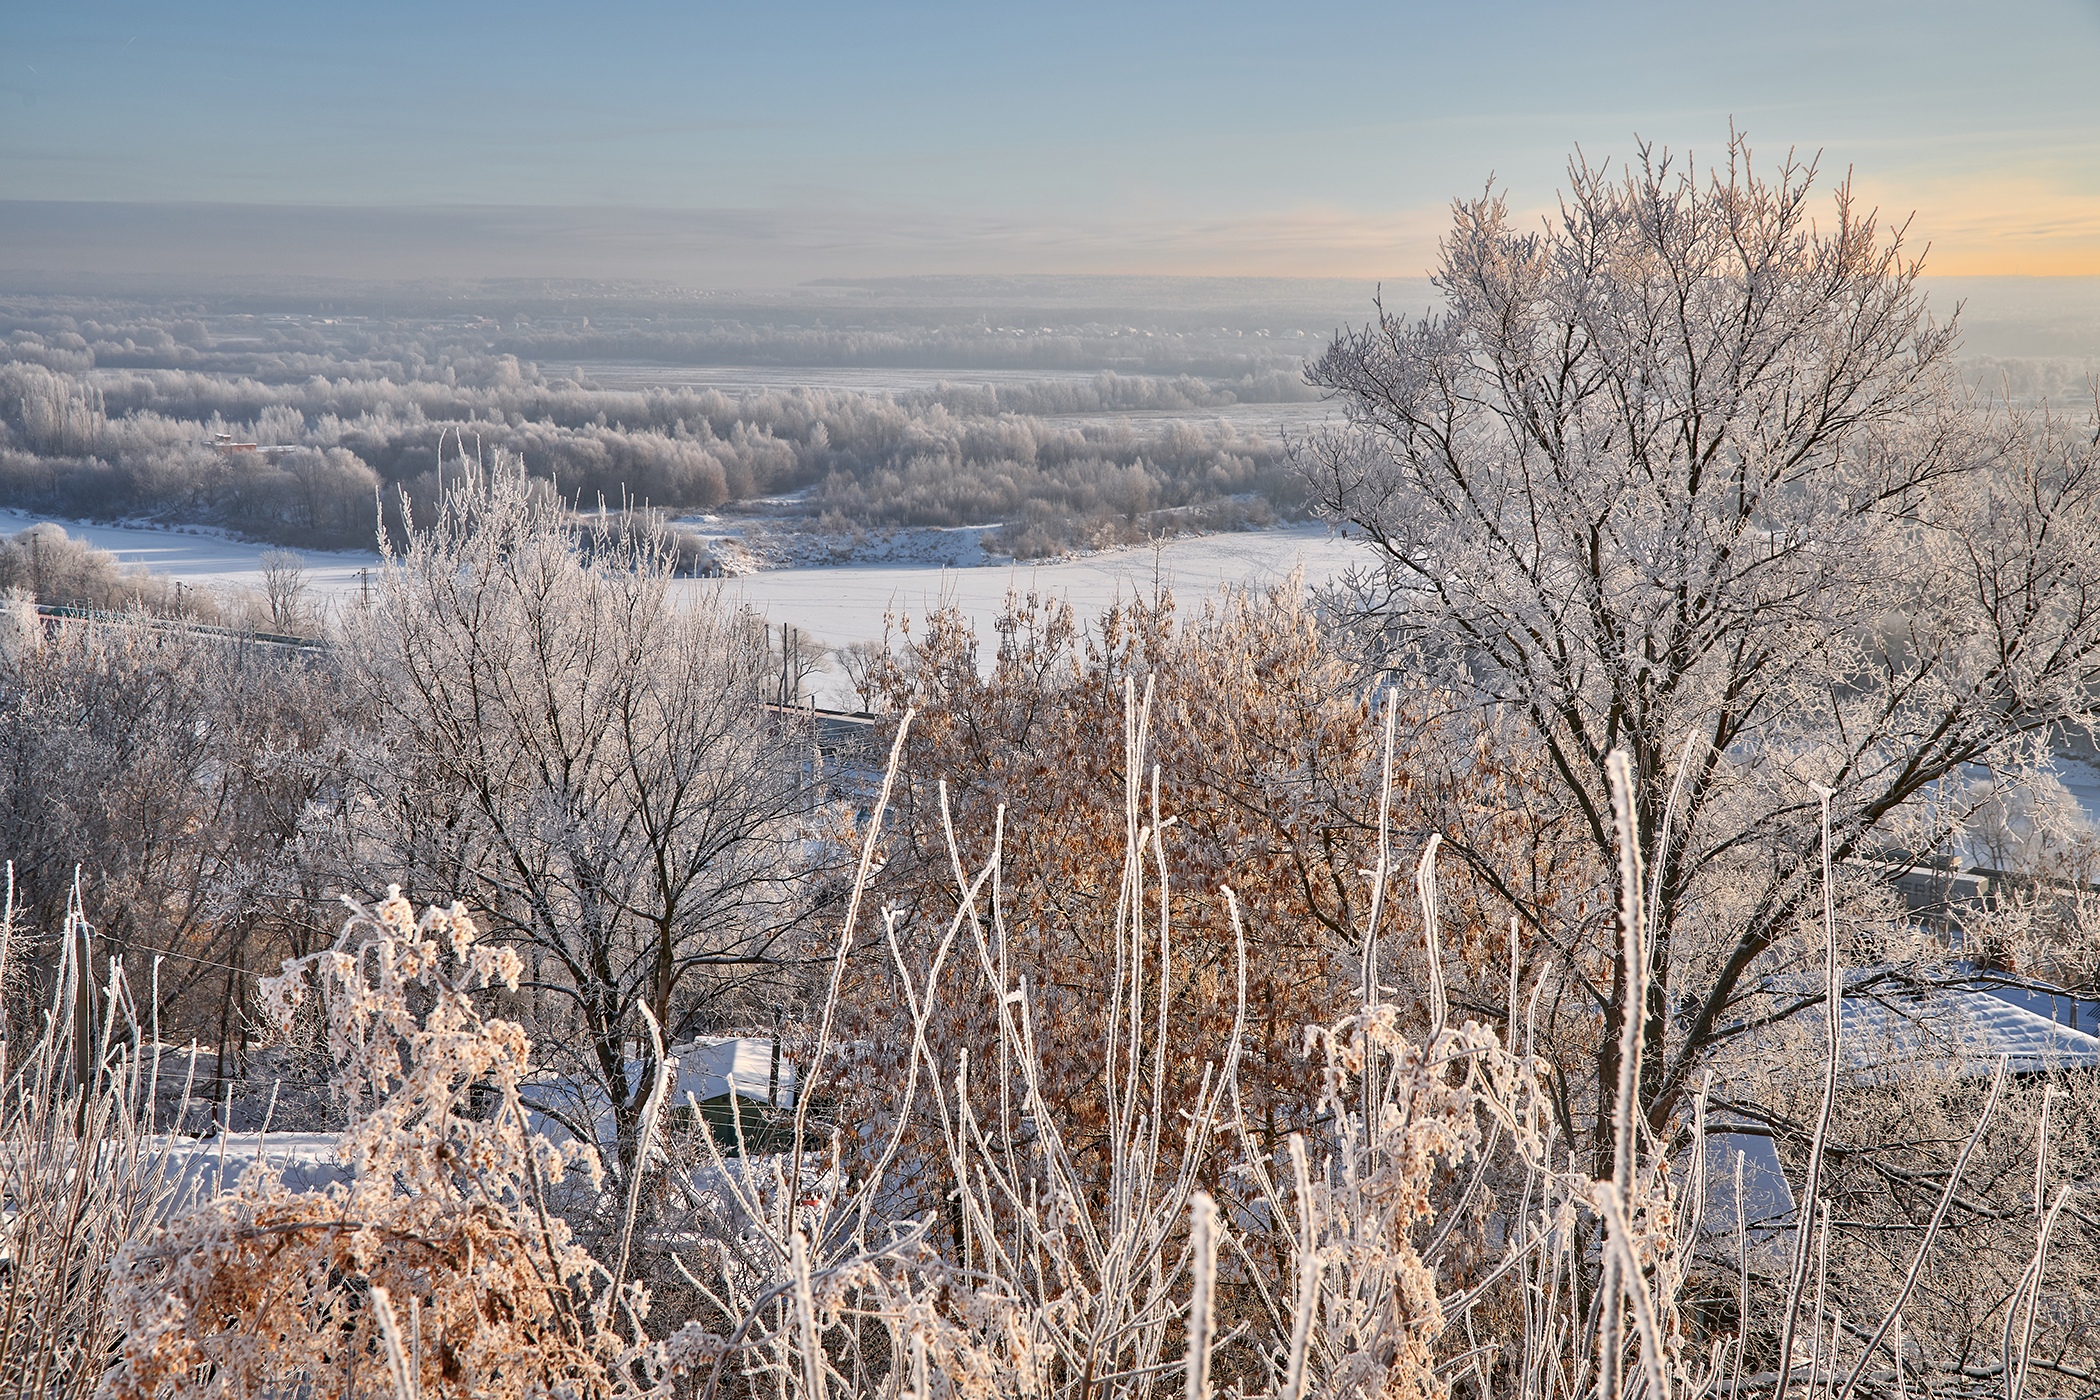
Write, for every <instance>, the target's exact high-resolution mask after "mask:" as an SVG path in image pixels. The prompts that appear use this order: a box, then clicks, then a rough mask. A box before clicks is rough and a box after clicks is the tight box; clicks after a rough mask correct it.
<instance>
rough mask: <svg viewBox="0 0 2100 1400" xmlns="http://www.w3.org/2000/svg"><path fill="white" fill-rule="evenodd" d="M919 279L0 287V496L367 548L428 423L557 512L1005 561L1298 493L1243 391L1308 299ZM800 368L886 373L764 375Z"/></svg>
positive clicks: (1265, 370) (1284, 342)
mask: <svg viewBox="0 0 2100 1400" xmlns="http://www.w3.org/2000/svg"><path fill="white" fill-rule="evenodd" d="M1050 290H1052V291H1054V290H1055V289H1054V288H1052V289H1050ZM878 291H879V289H878ZM925 295H926V293H925V292H923V291H921V292H920V293H919V297H918V300H917V301H907V302H905V303H903V304H901V305H894V306H893V305H889V304H888V302H889V301H890V300H893V299H894V298H885V297H884V296H882V295H879V294H869V295H862V296H859V297H857V298H856V297H853V296H850V295H848V289H839V290H838V291H837V292H836V293H835V294H832V295H828V296H819V297H818V298H817V300H816V304H815V305H814V306H810V307H802V306H799V305H797V304H795V303H794V302H792V301H791V302H789V303H787V304H780V305H768V304H762V305H758V306H747V307H739V306H716V305H713V304H711V303H709V302H708V301H707V300H706V299H701V300H698V301H693V300H690V299H683V298H680V297H678V296H676V295H672V294H668V293H665V292H663V291H659V290H651V289H629V290H626V291H625V292H624V293H623V291H622V289H619V288H605V287H586V286H567V285H557V286H553V287H547V288H533V287H526V288H515V287H492V288H476V289H469V290H468V291H467V292H465V293H454V294H451V295H446V294H444V293H443V292H441V291H427V292H425V293H423V294H422V295H421V296H417V295H414V294H412V293H409V292H403V291H400V290H395V291H393V292H392V293H391V299H390V300H389V296H388V294H387V293H384V292H380V291H367V292H362V293H359V292H354V291H353V292H348V293H346V292H343V291H341V290H336V291H333V292H331V291H328V290H326V289H323V290H320V291H312V290H309V291H304V292H286V293H284V294H282V295H280V296H278V297H275V298H271V297H264V296H259V295H253V294H251V295H248V296H245V297H244V296H230V295H229V296H224V297H220V298H205V297H190V298H174V297H165V296H162V297H146V296H141V297H139V298H136V299H132V300H122V299H117V298H111V297H107V296H101V297H88V296H78V295H65V294H59V293H52V292H46V293H41V294H15V295H11V296H5V297H0V506H9V507H14V508H16V509H22V510H32V511H38V512H44V513H49V514H55V515H59V516H62V517H66V518H74V519H98V520H112V519H126V520H137V521H149V522H155V523H163V524H204V525H212V526H218V527H220V528H224V529H227V530H231V531H233V532H235V533H237V534H239V535H241V536H244V537H247V538H251V539H257V540H265V541H271V542H275V543H279V544H285V545H294V546H299V547H305V548H316V547H320V548H336V549H340V548H361V547H363V548H368V547H370V545H371V543H372V541H373V539H374V535H375V530H376V529H377V528H378V527H379V524H380V521H379V520H378V519H377V518H376V517H377V516H378V514H379V513H380V512H382V511H383V512H384V515H385V523H386V528H388V529H390V530H393V531H396V532H398V531H400V530H401V529H402V523H401V522H402V518H403V517H402V513H401V512H402V501H403V500H404V499H405V500H406V501H407V502H408V503H409V506H408V508H409V510H410V513H411V514H413V512H414V510H415V509H417V508H421V509H423V510H425V511H428V510H430V509H432V508H433V506H434V503H435V500H436V496H437V493H438V491H439V489H440V477H441V470H440V463H441V458H442V456H443V455H444V452H445V449H443V448H441V446H440V444H441V443H442V442H445V441H447V440H451V441H453V442H454V443H455V444H472V445H473V447H474V448H476V449H478V450H480V451H482V452H483V453H484V454H486V453H488V452H493V451H497V450H501V451H503V452H506V453H508V454H510V455H511V456H512V457H514V458H515V459H516V460H518V461H520V462H522V463H523V464H524V466H525V469H526V470H527V471H528V472H529V473H530V474H531V475H533V476H534V477H535V478H537V479H541V480H544V481H546V482H547V483H549V485H550V487H551V488H552V489H554V490H555V491H557V492H558V493H559V494H560V495H561V496H562V498H563V499H565V500H568V501H569V502H570V503H571V504H572V505H574V506H576V507H578V508H580V509H585V510H589V509H594V508H595V507H596V506H597V504H598V503H599V502H600V501H604V502H607V503H609V504H610V505H611V506H612V507H613V508H615V509H620V508H625V507H631V506H646V507H648V508H652V509H654V510H657V511H659V512H663V513H666V514H668V515H671V516H679V515H691V514H695V513H704V512H713V511H719V510H722V509H724V508H725V507H727V508H735V507H738V506H750V505H752V504H753V503H760V502H763V503H769V508H770V509H773V510H775V511H779V512H784V513H786V514H787V515H789V516H791V517H793V518H796V519H800V520H805V521H806V522H807V524H808V525H809V526H810V527H811V528H822V529H825V530H827V531H831V532H834V533H841V532H850V531H852V530H855V529H860V530H867V529H881V528H884V527H897V526H942V527H960V526H977V527H983V528H984V529H986V530H987V531H988V532H990V533H992V535H993V539H994V545H995V548H997V549H998V550H1000V551H1001V552H1004V553H1006V554H1009V555H1012V556H1014V557H1017V558H1034V557H1040V556H1043V555H1049V554H1056V553H1061V552H1063V551H1066V550H1069V549H1072V548H1078V547H1098V546H1101V545H1104V544H1112V543H1128V542H1131V541H1135V540H1142V539H1144V538H1146V537H1147V536H1148V534H1149V535H1157V534H1160V533H1162V532H1165V533H1173V532H1176V531H1184V530H1219V529H1244V528H1258V527H1260V526H1263V525H1266V524H1271V523H1274V522H1276V521H1278V520H1282V519H1302V518H1304V516H1305V512H1306V503H1305V498H1304V495H1303V492H1302V490H1301V489H1300V487H1299V486H1298V485H1297V482H1296V478H1295V477H1294V476H1293V475H1292V473H1291V472H1290V471H1289V470H1288V468H1287V466H1286V465H1285V463H1284V460H1283V458H1284V451H1285V446H1284V439H1283V437H1282V435H1281V434H1280V433H1279V432H1278V431H1277V430H1276V426H1275V422H1274V416H1273V414H1264V413H1261V412H1259V411H1257V412H1256V413H1255V414H1254V415H1253V416H1251V417H1249V416H1247V410H1248V409H1250V408H1255V409H1257V410H1258V409H1259V408H1260V407H1261V406H1279V407H1281V406H1297V407H1298V408H1299V409H1300V410H1301V411H1302V410H1303V409H1305V408H1308V407H1311V406H1313V405H1315V404H1316V403H1317V400H1318V398H1319V395H1318V393H1317V391H1315V390H1314V389H1313V388H1311V387H1310V386H1308V385H1307V384H1306V383H1305V382H1304V378H1303V370H1302V362H1303V359H1304V357H1305V355H1306V353H1307V352H1308V350H1309V349H1310V348H1311V347H1312V346H1313V345H1315V344H1317V340H1316V339H1313V338H1309V336H1308V332H1307V331H1306V329H1305V328H1304V327H1305V326H1306V325H1308V324H1309V325H1311V326H1313V327H1314V334H1315V335H1317V334H1324V333H1325V331H1326V330H1328V329H1331V327H1332V325H1333V324H1334V322H1333V321H1331V320H1321V319H1319V318H1318V315H1317V313H1315V312H1308V311H1307V310H1306V309H1305V308H1304V307H1302V306H1285V307H1269V308H1255V309H1253V310H1251V311H1250V310H1247V309H1243V308H1232V309H1229V310H1226V311H1223V312H1220V311H1218V310H1217V309H1215V308H1212V307H1208V306H1203V307H1197V308H1193V309H1192V308H1190V307H1188V306H1181V305H1176V306H1172V307H1169V308H1168V309H1165V310H1162V309H1160V308H1159V307H1157V306H1144V305H1140V306H1138V307H1135V308H1131V307H1113V306H1112V307H1107V308H1103V307H1097V306H1089V305H1084V304H1082V305H1076V306H1075V305H1069V304H1059V303H1058V302H1057V301H1056V299H1055V298H1053V299H1052V302H1051V304H1049V305H1040V304H1023V305H1021V306H1018V307H1009V308H1002V309H1001V310H1000V311H999V312H998V313H997V317H998V320H999V321H1000V322H1018V323H1019V324H995V323H994V313H992V312H988V311H985V310H983V309H982V308H983V306H984V303H983V302H977V303H975V304H974V305H973V307H972V309H971V310H970V311H969V312H967V313H965V312H963V311H962V310H960V309H957V308H953V307H947V306H944V305H941V304H938V303H936V304H934V305H923V304H919V302H921V301H923V300H924V299H925ZM1044 295H1045V293H1043V292H1038V293H1037V295H1036V297H1035V300H1036V301H1041V300H1042V299H1043V296H1044ZM462 302H465V303H467V304H468V305H471V306H472V307H473V310H472V311H467V310H465V309H464V308H463V306H462V305H461V303H462ZM994 304H995V305H996V303H994ZM1110 317H1113V318H1115V319H1113V320H1109V319H1107V318H1110ZM1125 317H1129V318H1133V319H1136V320H1139V321H1141V322H1143V325H1142V326H1140V325H1134V324H1125V323H1124V319H1123V318H1125ZM1046 320H1048V321H1053V322H1055V324H1051V325H1045V324H1042V322H1044V321H1046ZM1221 320H1225V321H1231V322H1233V323H1234V324H1220V323H1219V322H1220V321H1221ZM1240 323H1245V324H1240ZM1265 323H1273V324H1274V325H1275V326H1276V327H1277V329H1275V330H1271V329H1270V328H1269V324H1265ZM723 366H731V367H738V368H737V372H736V373H735V374H732V375H730V376H729V378H730V381H731V382H730V383H729V384H728V386H727V387H726V388H724V387H709V381H710V380H711V379H718V378H720V377H721V373H722V371H721V367H723ZM810 366H822V367H826V368H828V369H831V370H836V369H838V368H840V367H847V368H851V369H855V370H858V371H860V372H862V374H863V376H864V378H865V379H866V380H867V382H869V383H870V384H883V383H886V384H889V385H890V386H891V387H887V388H875V387H870V388H855V387H835V388H827V387H808V386H803V385H799V384H797V383H795V380H796V377H797V371H798V369H801V368H802V367H810ZM764 370H772V371H773V372H774V373H773V374H772V375H771V376H770V377H769V376H768V375H766V374H765V373H763V372H757V373H755V371H764ZM885 371H887V372H888V373H887V375H886V374H885ZM899 376H901V377H899ZM987 376H989V377H987ZM816 377H817V378H818V380H819V381H820V383H821V381H822V379H823V376H822V375H821V374H820V375H818V376H816ZM1236 415H1237V416H1236ZM226 442H234V443H240V444H244V445H248V444H252V447H246V446H244V447H243V448H242V449H241V450H229V449H228V448H227V447H226V446H224V445H222V444H223V443H226ZM453 450H455V451H457V450H463V449H462V448H460V447H457V446H455V448H454V449H453ZM780 498H790V499H789V500H788V501H786V502H782V501H781V500H780Z"/></svg>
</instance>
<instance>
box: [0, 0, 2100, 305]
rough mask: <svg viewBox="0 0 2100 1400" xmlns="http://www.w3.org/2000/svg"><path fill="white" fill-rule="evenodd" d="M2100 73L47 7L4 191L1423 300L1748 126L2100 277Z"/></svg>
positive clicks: (1123, 38) (2022, 41)
mask: <svg viewBox="0 0 2100 1400" xmlns="http://www.w3.org/2000/svg"><path fill="white" fill-rule="evenodd" d="M2096 75H2100V0H2038V2H2037V3H2030V4H2016V5H1976V4H1967V5H1951V4H1941V3H1911V4H1902V5H1897V4H1882V3H1864V4H1847V3H1833V2H1832V0H1825V3H1819V4H1809V3H1803V4H1774V5H1762V6H1753V5H1729V6H1724V5H1705V4H1648V3H1626V4H1611V5H1603V4H1598V5H1581V4H1537V3H1485V4H1477V5H1470V6H1451V5H1436V6H1430V5H1414V4H1385V5H1360V4H1329V5H1304V4H1301V5H1282V4H1275V3H1270V4H1264V5H1241V4H1229V3H1213V4H1205V5H1200V6H1199V5H1186V6H1179V5H1177V6H1161V5H1142V4H1134V3H1122V4H1092V3H1081V4H1075V3H1063V4H1057V5H1034V6H1027V7H1022V6H992V5H945V6H942V5H910V6H905V5H890V6H881V5H868V4H772V5H751V4H745V5H739V6H733V7H732V6H719V5H711V4H691V3H688V4H660V5H659V4H626V5H614V4H596V5H589V6H583V5H575V4H567V5H560V6H551V5H540V4H532V3H518V4H505V5H502V6H491V5H477V4H431V3H425V4H418V5H407V4H392V3H380V4H361V5H333V6H326V7H322V6H310V5H295V4H285V3H282V0H279V3H273V4H230V3H197V4H190V5H172V4H166V3H161V4H154V5H146V4H132V3H84V4H30V3H25V2H24V0H16V2H15V3H9V4H5V5H0V200H9V201H20V200H35V201H48V200H59V201H146V202H165V201H183V202H196V203H204V204H222V203H235V204H271V205H287V204H289V205H323V206H341V205H351V206H398V205H412V206H413V205H423V206H431V205H443V206H457V205H506V206H512V205H529V206H557V207H566V208H580V209H591V210H598V211H604V210H606V209H649V210H664V209H672V210H692V211H706V212H705V214H704V215H702V216H700V217H697V218H696V219H694V220H693V221H692V225H691V226H692V227H694V228H696V229H703V230H705V229H711V230H715V232H713V233H707V234H704V235H695V236H696V237H699V238H701V241H702V242H703V243H707V242H708V241H709V240H713V241H714V243H719V245H720V246H722V247H724V248H727V247H730V246H731V245H733V244H735V243H736V242H737V240H739V239H742V240H744V241H745V242H746V243H750V244H751V245H752V246H754V247H755V246H758V245H759V244H763V243H766V242H768V241H771V242H775V243H778V242H781V241H783V240H784V241H785V242H787V243H789V244H791V245H793V247H794V248H796V249H799V250H800V251H799V252H798V253H795V254H793V255H792V256H788V255H783V256H784V257H785V258H786V261H785V262H783V263H782V266H783V267H787V266H788V264H790V263H792V262H793V260H794V257H796V256H799V257H802V258H803V260H804V261H805V262H806V263H807V264H808V266H807V268H806V271H807V273H808V275H811V276H818V275H827V274H834V273H841V272H850V273H855V274H864V273H876V272H886V271H896V272H913V271H927V270H936V269H939V268H947V267H954V268H957V269H966V270H982V271H989V270H1011V271H1106V270H1121V271H1144V272H1171V271H1191V272H1241V273H1275V274H1335V275H1346V276H1379V275H1390V276H1404V275H1410V274H1413V273H1418V272H1420V271H1421V270H1422V267H1423V265H1424V264H1425V263H1426V262H1427V260H1428V258H1429V256H1430V254H1431V252H1432V251H1433V245H1434V238H1435V235H1436V233H1437V231H1438V230H1439V229H1440V228H1441V227H1442V226H1443V224H1444V222H1445V215H1444V209H1445V207H1446V205H1447V203H1448V201H1449V199H1450V198H1451V197H1452V196H1453V195H1456V194H1460V193H1465V192H1470V191H1474V190H1477V189H1478V188H1479V187H1480V185H1481V183H1482V182H1483V181H1484V180H1485V179H1486V177H1487V176H1488V174H1489V173H1490V172H1496V173H1498V174H1499V175H1500V176H1501V178H1502V179H1503V180H1504V181H1505V182H1506V183H1507V184H1508V185H1509V186H1510V188H1511V192H1512V195H1513V198H1514V199H1515V201H1516V202H1517V203H1518V204H1519V205H1520V206H1522V207H1526V208H1543V207H1544V206H1546V205H1547V204H1548V203H1550V200H1551V198H1552V193H1553V190H1554V188H1555V185H1556V184H1557V183H1558V181H1559V177H1560V173H1561V167H1562V165H1563V163H1564V161H1565V159H1566V156H1567V153H1568V152H1569V150H1570V149H1571V148H1572V147H1573V146H1574V145H1576V144H1577V143H1580V144H1581V145H1582V146H1583V147H1584V148H1585V149H1587V150H1589V151H1591V152H1593V153H1594V154H1597V155H1612V156H1620V155H1624V154H1625V153H1626V152H1627V151H1628V150H1629V149H1630V148H1631V145H1632V137H1633V133H1635V132H1636V131H1638V132H1640V133H1642V134H1643V135H1646V136H1650V137H1653V138H1656V139H1658V140H1660V141H1665V142H1668V143H1670V144H1672V145H1675V146H1680V147H1681V146H1684V145H1687V144H1689V145H1691V146H1692V147H1693V148H1694V150H1695V151H1697V152H1699V153H1700V154H1702V155H1703V154H1706V153H1709V152H1712V151H1714V150H1716V149H1717V148H1718V147H1719V146H1720V144H1721V142H1722V140H1723V138H1724V137H1725V133H1726V130H1727V126H1728V122H1729V119H1730V117H1731V116H1733V117H1734V119H1735V120H1736V121H1737V122H1738V123H1739V124H1740V125H1741V126H1743V127H1744V128H1745V129H1747V130H1748V131H1749V132H1750V134H1751V135H1752V137H1753V138H1754V140H1755V141H1756V143H1757V145H1758V148H1759V151H1760V153H1761V154H1765V155H1772V156H1776V155H1778V154H1779V153H1780V152H1782V151H1783V150H1784V148H1785V147H1787V146H1788V145H1798V146H1801V147H1803V148H1806V149H1811V150H1812V149H1814V148H1818V147H1820V148H1822V149H1823V150H1824V152H1825V156H1824V163H1825V167H1826V169H1830V170H1836V171H1841V170H1842V169H1843V167H1845V166H1846V165H1848V164H1849V165H1855V166H1856V167H1857V168H1858V170H1859V172H1860V177H1861V182H1862V185H1863V187H1864V189H1865V190H1866V192H1867V193H1868V194H1869V195H1870V196H1872V197H1873V198H1874V199H1875V200H1876V201H1877V202H1879V203H1881V204H1883V205H1885V206H1889V207H1894V208H1899V209H1904V210H1908V209H1916V210H1918V211H1919V228H1920V231H1921V232H1922V233H1924V234H1926V235H1928V236H1930V237H1931V239H1932V241H1933V243H1934V246H1935V248H1936V249H1937V250H1939V256H1938V258H1937V259H1936V261H1937V262H1938V267H1937V270H1939V271H1943V272H1988V271H2060V272H2068V271H2084V272H2100V77H2096ZM9 208H16V209H18V208H19V206H12V205H9V206H0V220H6V219H8V217H9V215H8V214H7V212H6V210H7V209H9ZM592 217H593V218H594V219H595V220H596V222H595V223H594V224H593V228H594V229H596V230H597V232H596V233H594V234H593V238H594V239H595V240H596V241H595V243H594V245H593V246H594V247H596V248H597V249H598V252H597V254H595V256H598V257H599V258H600V259H601V261H602V260H603V259H605V258H611V259H612V261H613V262H615V263H617V261H618V256H619V254H618V241H619V233H618V230H617V220H614V221H613V222H612V223H611V224H608V223H607V216H606V215H604V214H603V213H602V212H601V213H599V214H597V215H594V216H592ZM15 222H16V223H17V224H18V227H19V228H20V229H22V230H27V229H29V228H30V226H31V225H32V224H33V223H35V222H36V221H34V220H30V219H26V218H21V217H17V218H16V220H15ZM37 227H42V225H41V224H38V225H37ZM185 236H195V235H185ZM653 236H654V235H650V234H647V233H644V232H637V233H635V234H634V235H633V237H634V238H635V239H636V240H637V243H636V246H637V249H638V250H639V249H640V245H641V243H642V242H646V241H647V239H648V238H650V237H653ZM608 240H610V242H608ZM15 241H16V243H17V247H16V248H15V249H14V250H13V251H14V252H15V253H16V254H17V256H14V257H10V248H9V246H8V245H9V243H10V234H9V232H8V229H7V228H6V227H5V224H4V223H0V266H8V265H18V266H19V265H23V264H24V262H25V260H27V261H33V260H34V256H35V255H38V254H36V252H35V249H33V248H31V247H30V245H31V243H32V242H34V240H33V239H32V237H31V235H30V234H29V233H28V232H26V231H25V232H22V233H21V234H20V236H19V238H17V239H16V240H15ZM39 246H41V245H39ZM548 246H549V248H550V249H551V248H553V247H554V245H553V244H549V245H548ZM710 246H713V244H710ZM25 249H27V250H28V251H24V250H25ZM555 256H556V255H555V254H553V253H551V252H550V253H549V257H550V258H552V257H555ZM637 256H638V257H640V253H639V251H638V254H637ZM641 260H642V261H647V259H646V258H641ZM732 261H733V260H732ZM546 270H547V271H549V272H556V271H560V270H561V269H558V268H555V267H552V266H550V267H548V268H547V269H546ZM601 270H602V269H601ZM789 270H790V271H792V268H789ZM696 275H698V276H701V277H702V279H703V280H704V275H705V274H704V271H702V272H699V273H696Z"/></svg>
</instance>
